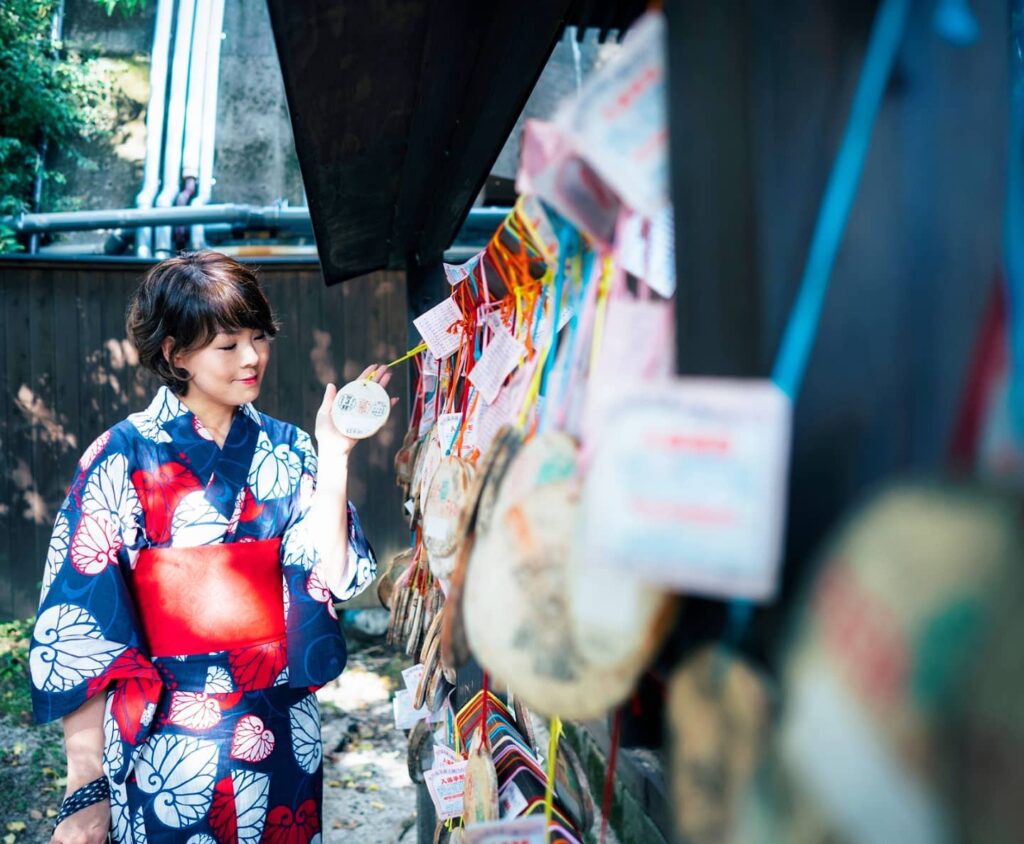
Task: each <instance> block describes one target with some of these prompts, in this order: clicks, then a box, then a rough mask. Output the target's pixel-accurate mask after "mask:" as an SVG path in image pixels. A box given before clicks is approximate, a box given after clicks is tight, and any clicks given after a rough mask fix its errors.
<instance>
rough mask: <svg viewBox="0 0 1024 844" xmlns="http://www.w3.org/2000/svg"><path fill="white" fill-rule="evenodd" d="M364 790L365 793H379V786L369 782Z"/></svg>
mask: <svg viewBox="0 0 1024 844" xmlns="http://www.w3.org/2000/svg"><path fill="white" fill-rule="evenodd" d="M366 790H367V791H380V786H379V785H377V783H375V782H371V783H370V784H369V785H368V786H366Z"/></svg>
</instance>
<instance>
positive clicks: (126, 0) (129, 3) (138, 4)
mask: <svg viewBox="0 0 1024 844" xmlns="http://www.w3.org/2000/svg"><path fill="white" fill-rule="evenodd" d="M96 2H97V3H99V4H100V5H101V6H102V7H103V8H104V9H106V10H107V14H108V15H112V14H114V11H115V10H116V9H120V10H121V14H122V15H124V16H125V17H127V16H128V15H133V14H135V13H136V12H138V11H139V10H140V9H145V8H146V0H96Z"/></svg>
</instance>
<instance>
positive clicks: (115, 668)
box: [86, 648, 163, 745]
mask: <svg viewBox="0 0 1024 844" xmlns="http://www.w3.org/2000/svg"><path fill="white" fill-rule="evenodd" d="M112 682H113V683H116V685H115V687H114V698H113V700H112V701H111V712H112V714H113V716H114V720H116V721H117V726H118V727H119V728H120V730H121V735H122V736H123V737H124V739H125V741H127V742H128V743H129V744H132V745H135V744H138V743H139V741H140V740H141V739H142V737H143V736H145V735H146V734H148V732H149V725H150V721H151V719H152V717H153V712H154V711H155V710H156V704H157V701H158V700H159V698H160V690H161V688H162V687H163V680H162V679H161V677H160V673H159V672H158V671H157V670H156V668H155V667H154V665H153V663H152V662H150V661H149V660H148V659H147V658H146V657H145V656H144V655H143V653H142V652H141V651H140V650H139V649H138V648H128V649H127V650H125V651H124V652H123V653H122V654H121V655H120V656H119V657H118V658H117V659H115V660H114V661H113V663H111V665H110V667H109V668H108V669H107V670H106V671H104V672H103V673H102V674H101V675H100V676H99V677H96V678H94V679H92V680H90V681H89V684H88V685H87V686H86V694H87V695H88V696H89V697H92V696H93V695H94V694H96V693H97V692H99V691H100V690H101V689H103V688H104V687H105V686H106V685H107V684H108V683H112Z"/></svg>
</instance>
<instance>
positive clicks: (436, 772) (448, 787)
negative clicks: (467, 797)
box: [423, 762, 467, 821]
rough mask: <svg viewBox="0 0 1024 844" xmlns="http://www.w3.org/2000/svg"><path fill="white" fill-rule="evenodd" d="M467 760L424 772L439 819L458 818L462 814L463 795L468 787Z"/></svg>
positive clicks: (424, 778)
mask: <svg viewBox="0 0 1024 844" xmlns="http://www.w3.org/2000/svg"><path fill="white" fill-rule="evenodd" d="M466 764H467V763H466V762H457V763H455V764H454V765H449V766H448V767H445V768H435V769H432V770H430V771H424V772H423V780H424V782H426V784H427V791H428V792H430V799H431V800H432V801H433V803H434V809H435V811H436V812H437V819H438V820H439V821H446V820H448V819H449V818H457V817H458V816H459V815H461V814H462V795H463V792H464V791H465V789H466Z"/></svg>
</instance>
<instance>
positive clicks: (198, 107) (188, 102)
mask: <svg viewBox="0 0 1024 844" xmlns="http://www.w3.org/2000/svg"><path fill="white" fill-rule="evenodd" d="M210 5H211V4H210V0H205V2H200V3H199V4H198V5H197V6H196V9H195V16H194V19H193V23H192V50H191V54H190V55H189V72H188V94H187V95H186V97H185V140H184V143H183V145H182V154H181V178H182V179H183V180H185V179H189V178H192V179H197V178H198V177H199V144H200V143H201V141H202V138H203V135H202V131H203V124H202V117H203V93H204V92H205V91H206V57H207V49H206V38H207V33H208V32H209V29H210ZM176 204H180V203H176Z"/></svg>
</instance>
